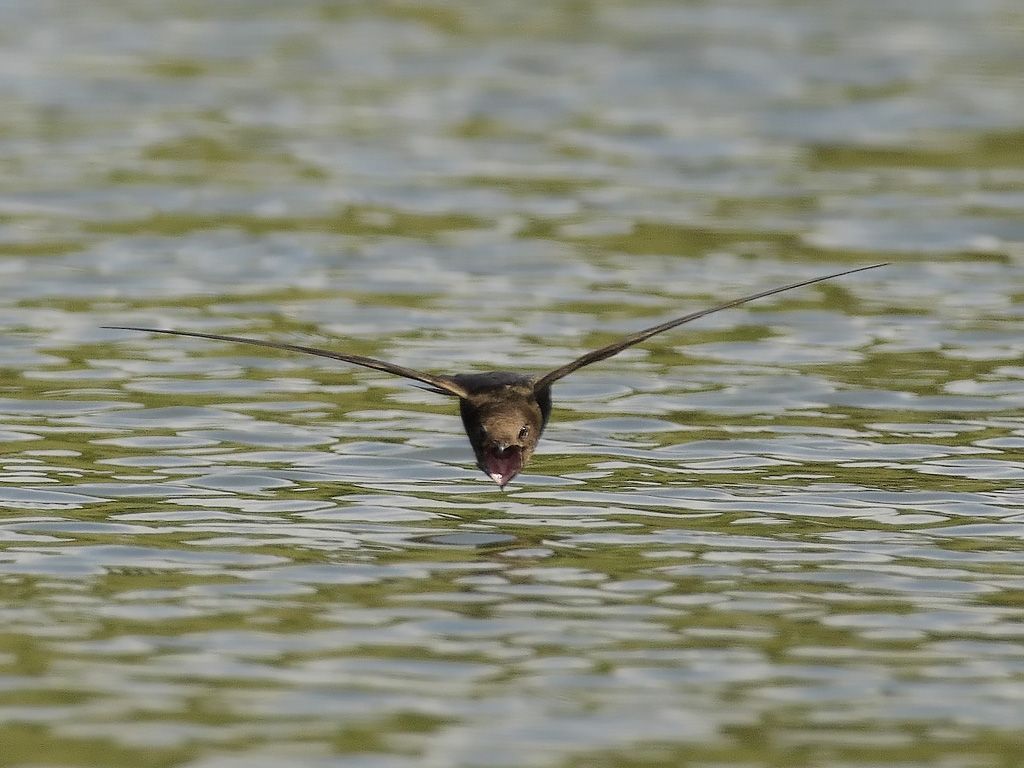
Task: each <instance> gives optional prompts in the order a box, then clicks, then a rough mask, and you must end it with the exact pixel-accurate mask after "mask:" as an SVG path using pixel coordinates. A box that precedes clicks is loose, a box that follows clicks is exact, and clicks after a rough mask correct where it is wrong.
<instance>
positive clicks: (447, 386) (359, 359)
mask: <svg viewBox="0 0 1024 768" xmlns="http://www.w3.org/2000/svg"><path fill="white" fill-rule="evenodd" d="M103 327H104V328H110V329H112V330H118V331H143V332H147V333H166V334H169V335H171V336H192V337H194V338H197V339H213V340H214V341H232V342H235V343H236V344H252V345H254V346H257V347H270V348H271V349H285V350H288V351H289V352H301V353H302V354H304V355H316V356H317V357H329V358H331V359H332V360H341V361H342V362H345V363H352V364H353V365H361V366H363V367H364V368H373V369H374V370H376V371H384V372H385V373H393V374H394V375H395V376H402V377H404V378H406V379H413V380H414V381H419V382H422V383H423V384H427V385H428V386H429V389H427V387H424V389H427V391H428V392H437V393H439V394H442V395H451V396H453V397H459V398H462V397H466V395H467V394H468V393H467V392H466V390H465V389H464V388H463V387H461V386H459V385H458V384H456V383H455V382H454V381H453V380H452V379H449V378H448V377H446V376H434V375H432V374H429V373H423V372H422V371H415V370H413V369H412V368H405V367H404V366H401V365H395V364H394V363H387V362H384V361H383V360H377V359H376V358H373V357H363V356H362V355H345V354H342V353H340V352H331V351H329V350H326V349H318V348H317V347H306V346H303V345H301V344H285V343H283V342H279V341H263V340H262V339H246V338H244V337H242V336H222V335H221V334H219V333H196V332H193V331H170V330H167V329H165V328H137V327H135V326H130V325H105V326H103Z"/></svg>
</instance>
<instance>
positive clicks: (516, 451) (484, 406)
mask: <svg viewBox="0 0 1024 768" xmlns="http://www.w3.org/2000/svg"><path fill="white" fill-rule="evenodd" d="M882 266H885V264H872V265H870V266H867V267H857V268H856V269H848V270H845V271H843V272H836V273H834V274H831V275H824V276H822V277H815V278H811V279H810V280H801V281H800V282H797V283H790V284H789V285H783V286H781V287H779V288H771V289H769V290H766V291H759V292H758V293H752V294H750V295H748V296H743V297H742V298H739V299H734V300H732V301H728V302H726V303H724V304H718V305H717V306H714V307H711V308H710V309H702V310H699V311H697V312H691V313H690V314H688V315H683V316H682V317H677V318H675V319H674V320H669V321H667V322H665V323H661V324H660V325H654V326H651V327H650V328H645V329H643V330H642V331H637V332H636V333H633V334H631V335H629V336H626V337H625V338H622V339H619V340H618V341H616V342H613V343H611V344H608V345H607V346H604V347H601V348H600V349H595V350H594V351H592V352H588V353H587V354H585V355H582V356H580V357H578V358H576V359H575V360H573V361H571V362H569V363H566V364H565V365H563V366H561V367H560V368H555V369H554V370H553V371H548V372H547V373H545V374H544V375H542V376H539V377H535V376H530V375H528V374H522V373H509V372H504V371H491V372H488V373H459V374H455V375H451V376H448V375H435V374H430V373H423V372H422V371H416V370H413V369H411V368H405V367H403V366H401V365H395V364H394V363H388V362H385V361H383V360H377V359H375V358H372V357H363V356H361V355H347V354H343V353H340V352H331V351H329V350H326V349H319V348H317V347H307V346H303V345H301V344H286V343H283V342H277V341H263V340H261V339H247V338H243V337H241V336H223V335H221V334H219V333H196V332H192V331H172V330H167V329H164V328H139V327H136V326H124V325H112V326H104V327H106V328H111V329H115V330H124V331H146V332H150V333H167V334H171V335H174V336H193V337H196V338H200V339H214V340H216V341H231V342H236V343H239V344H252V345H255V346H259V347H270V348H271V349H284V350H288V351H291V352H302V353H304V354H307V355H317V356H318V357H328V358H331V359H333V360H341V361H343V362H346V363H353V364H354V365H360V366H363V367H364V368H373V369H374V370H378V371H384V372H385V373H393V374H395V375H396V376H402V377H404V378H406V379H412V380H413V381H418V382H420V383H421V384H424V385H426V386H424V387H422V389H426V390H428V391H430V392H436V393H438V394H442V395H448V396H450V397H457V398H459V413H460V414H461V416H462V424H463V426H464V427H465V429H466V435H468V437H469V442H470V444H471V445H472V446H473V453H474V454H475V455H476V463H477V466H479V467H480V469H482V470H483V471H484V473H485V474H487V476H488V477H490V478H491V479H492V480H494V482H496V483H497V484H498V485H499V486H500V487H502V488H504V487H505V486H506V485H507V484H508V482H509V481H510V480H512V478H514V477H515V476H516V475H517V474H519V472H520V471H521V470H522V468H523V467H524V466H525V465H526V462H527V461H529V459H530V457H531V456H532V455H533V451H534V449H535V448H536V447H537V442H538V441H539V440H540V436H541V433H542V432H543V431H544V427H545V426H546V425H547V423H548V417H549V416H550V415H551V385H552V384H554V383H555V382H556V381H558V380H559V379H562V378H564V377H566V376H568V375H569V374H570V373H573V372H575V371H578V370H579V369H580V368H582V367H583V366H585V365H590V364H591V363H596V362H598V361H599V360H604V359H606V358H609V357H611V356H612V355H617V354H618V353H619V352H621V351H622V350H624V349H627V348H629V347H632V346H633V345H634V344H639V343H640V342H642V341H645V340H647V339H649V338H651V337H652V336H654V335H656V334H659V333H663V332H665V331H668V330H670V329H672V328H675V327H677V326H680V325H683V324H684V323H688V322H690V321H691V320H696V319H698V318H700V317H704V316H705V315H710V314H712V313H714V312H720V311H721V310H723V309H729V308H730V307H736V306H739V305H740V304H746V303H747V302H748V301H753V300H755V299H761V298H764V297H766V296H772V295H774V294H776V293H782V292H783V291H789V290H792V289H793V288H800V287H802V286H805V285H811V284H813V283H820V282H822V281H823V280H831V279H833V278H836V277H842V276H843V275H850V274H853V273H854V272H863V271H864V270H866V269H875V268H877V267H882Z"/></svg>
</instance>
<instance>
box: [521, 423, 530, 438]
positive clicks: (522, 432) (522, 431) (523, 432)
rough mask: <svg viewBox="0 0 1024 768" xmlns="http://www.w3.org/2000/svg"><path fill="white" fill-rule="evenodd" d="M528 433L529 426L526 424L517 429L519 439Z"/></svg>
mask: <svg viewBox="0 0 1024 768" xmlns="http://www.w3.org/2000/svg"><path fill="white" fill-rule="evenodd" d="M528 434H530V427H529V425H526V426H524V427H523V428H522V429H520V430H519V439H520V440H525V439H526V436H527V435H528Z"/></svg>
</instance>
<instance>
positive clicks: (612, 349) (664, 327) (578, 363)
mask: <svg viewBox="0 0 1024 768" xmlns="http://www.w3.org/2000/svg"><path fill="white" fill-rule="evenodd" d="M884 266H886V264H884V263H883V264H872V265H870V266H867V267H857V268H856V269H847V270H845V271H844V272H836V273H834V274H831V275H823V276H822V277H813V278H811V279H810V280H801V281H800V282H797V283H790V284H789V285H783V286H781V287H779V288H771V289H769V290H767V291H758V292H757V293H752V294H750V295H749V296H744V297H742V298H739V299H733V300H732V301H727V302H726V303H725V304H719V305H718V306H716V307H711V308H710V309H702V310H700V311H698V312H691V313H690V314H688V315H683V316H682V317H677V318H676V319H675V320H669V321H668V322H666V323H661V324H660V325H654V326H651V327H650V328H645V329H644V330H642V331H637V332H636V333H634V334H632V335H630V336H626V337H625V338H624V339H619V340H618V341H616V342H613V343H611V344H609V345H608V346H606V347H601V348H600V349H595V350H594V351H593V352H588V353H587V354H585V355H583V356H582V357H578V358H576V359H575V360H573V361H572V362H571V363H566V364H565V365H563V366H562V367H561V368H556V369H555V370H553V371H550V372H548V373H546V374H544V375H543V376H541V377H540V378H539V379H537V381H536V382H534V385H533V388H534V391H536V392H540V391H541V390H543V389H546V388H547V387H550V386H551V385H552V384H553V383H554V382H556V381H558V380H559V379H561V378H563V377H565V376H568V375H569V374H570V373H573V372H574V371H578V370H579V369H580V368H582V367H583V366H585V365H590V364H591V363H596V362H597V361H599V360H604V359H606V358H609V357H611V356H612V355H617V354H618V353H619V352H621V351H622V350H624V349H627V348H629V347H632V346H633V345H634V344H639V343H640V342H641V341H646V340H647V339H649V338H651V336H655V335H657V334H659V333H662V332H663V331H668V330H670V329H672V328H675V327H677V326H680V325H682V324H683V323H688V322H690V321H691V320H696V319H697V318H700V317H704V316H705V315H710V314H713V313H715V312H720V311H722V310H723V309H729V308H730V307H737V306H739V305H740V304H746V303H747V302H748V301H754V300H755V299H763V298H765V297H766V296H773V295H775V294H776V293H782V292H783V291H789V290H792V289H793V288H800V287H802V286H805V285H812V284H814V283H820V282H822V281H823V280H832V279H833V278H836V277H842V276H843V275H852V274H853V273H854V272H863V271H864V270H866V269H876V268H878V267H884Z"/></svg>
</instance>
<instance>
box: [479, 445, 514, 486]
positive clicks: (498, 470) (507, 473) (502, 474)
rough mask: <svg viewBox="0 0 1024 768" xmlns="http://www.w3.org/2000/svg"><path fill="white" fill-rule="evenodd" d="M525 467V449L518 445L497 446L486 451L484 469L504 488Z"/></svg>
mask: <svg viewBox="0 0 1024 768" xmlns="http://www.w3.org/2000/svg"><path fill="white" fill-rule="evenodd" d="M522 468H523V449H522V448H520V447H519V446H518V445H509V446H496V447H495V448H489V449H487V450H485V451H484V460H483V467H482V469H483V471H484V472H486V473H487V476H488V477H490V478H491V480H493V481H494V482H496V483H497V484H498V487H500V488H504V487H505V486H506V485H508V484H509V482H510V481H511V480H512V478H513V477H515V476H516V475H518V474H519V472H520V470H522Z"/></svg>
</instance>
